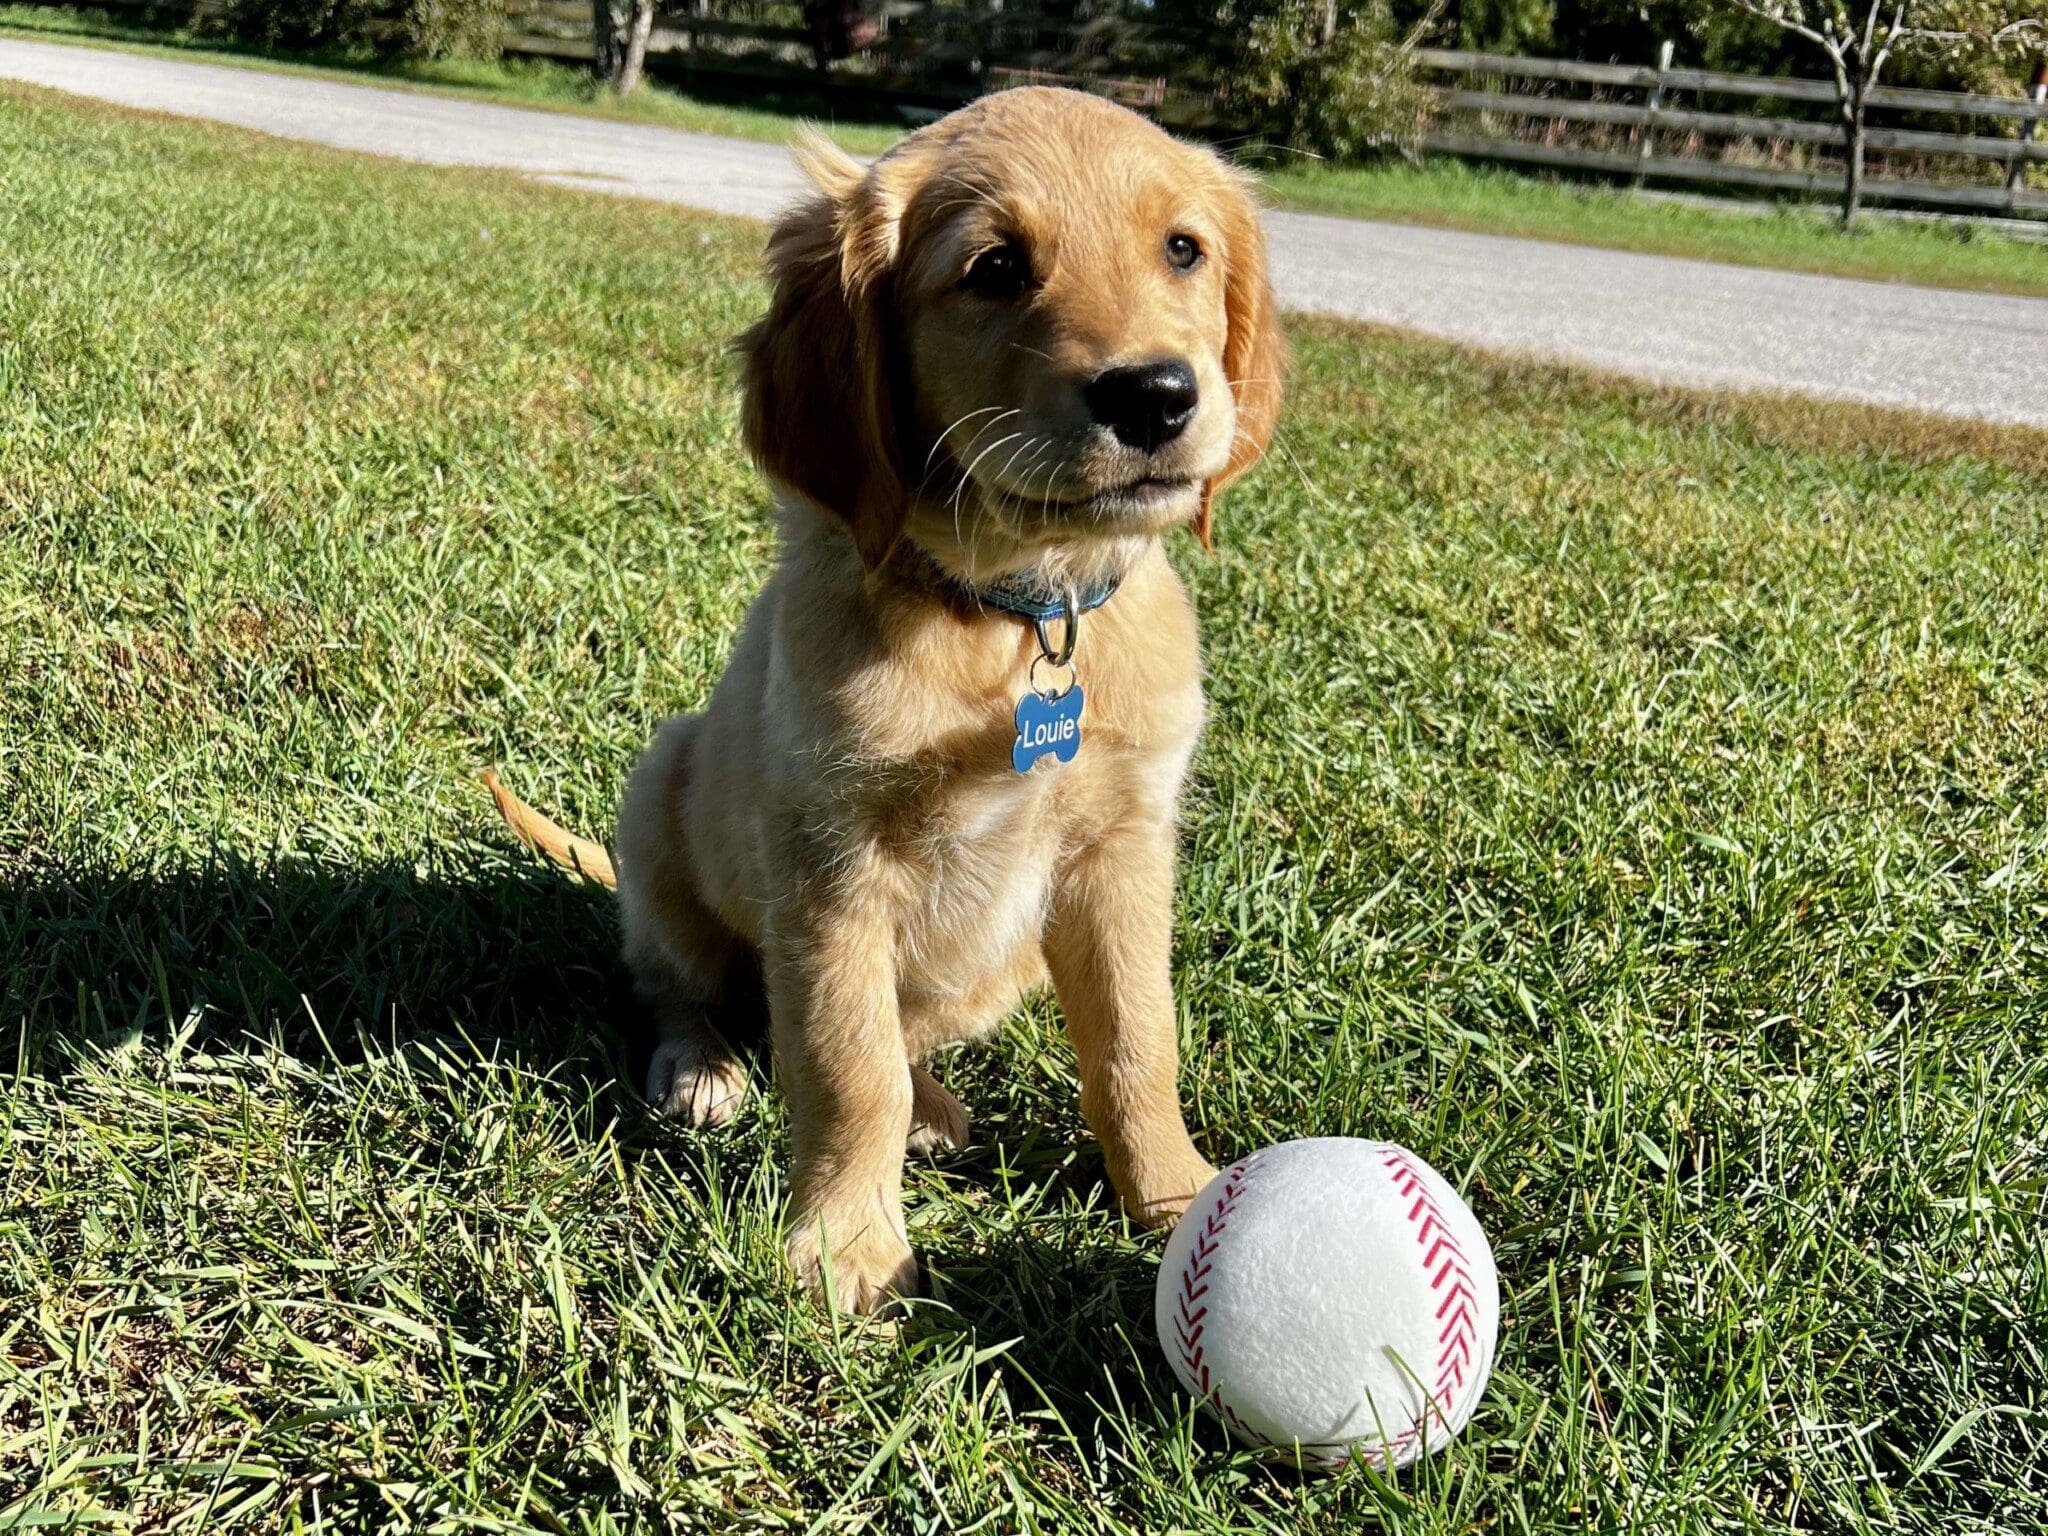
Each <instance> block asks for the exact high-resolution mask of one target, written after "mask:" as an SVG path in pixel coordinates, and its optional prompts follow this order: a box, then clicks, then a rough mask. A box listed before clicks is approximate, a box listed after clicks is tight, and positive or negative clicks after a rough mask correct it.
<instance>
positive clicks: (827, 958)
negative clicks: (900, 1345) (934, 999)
mask: <svg viewBox="0 0 2048 1536" xmlns="http://www.w3.org/2000/svg"><path fill="white" fill-rule="evenodd" d="M878 883H879V881H878V879H877V878H876V877H875V875H874V874H873V873H872V872H869V871H860V872H854V873H852V874H849V875H842V876H841V877H840V878H838V879H835V880H834V882H833V884H834V885H835V886H836V887H839V888H840V889H839V891H838V892H837V894H835V895H834V896H831V897H828V898H826V899H825V901H824V902H823V903H822V904H821V907H822V909H814V910H810V911H799V910H797V908H799V907H800V906H803V905H807V903H805V902H804V901H803V899H802V898H796V899H794V900H792V902H791V903H790V904H789V906H788V907H786V908H785V909H784V910H783V911H781V912H778V913H777V914H776V918H775V921H774V922H773V923H772V924H771V925H770V928H769V931H768V934H767V936H766V942H765V946H764V947H765V951H766V952H765V955H764V959H765V961H766V967H767V982H768V1017H769V1024H770V1027H771V1029H772V1030H773V1033H774V1040H775V1059H776V1066H777V1068H778V1070H779V1071H780V1073H781V1076H782V1080H783V1084H784V1087H785V1088H786V1089H787V1091H788V1095H789V1123H790V1157H791V1173H790V1208H789V1239H788V1247H789V1260H790V1263H791V1265H792V1266H794V1268H795V1269H796V1272H797V1275H798V1277H799V1278H800V1279H801V1280H802V1281H803V1282H804V1284H805V1285H806V1286H808V1287H809V1288H810V1290H811V1291H812V1293H813V1294H815V1295H820V1296H822V1295H824V1294H825V1293H826V1292H827V1289H828V1287H829V1290H830V1294H831V1296H832V1298H833V1300H834V1301H835V1302H836V1303H837V1304H838V1306H839V1307H840V1308H841V1309H842V1310H845V1311H849V1312H871V1311H873V1310H875V1309H876V1308H878V1307H880V1306H882V1305H883V1304H884V1303H885V1302H886V1301H887V1300H888V1299H889V1297H890V1296H891V1295H892V1294H896V1295H909V1294H911V1293H913V1292H914V1291H915V1290H916V1288H917V1261H916V1259H915V1258H913V1257H912V1255H911V1252H910V1241H909V1238H908V1237H907V1236H906V1234H905V1232H904V1226H903V1155H904V1147H905V1143H906V1141H907V1140H908V1138H909V1135H910V1116H911V1099H912V1092H911V1075H910V1057H909V1055H908V1053H907V1052H906V1051H905V1049H904V1045H903V1029H902V1024H901V1020H900V1017H899V1014H898V1011H897V1001H896V965H895V957H894V946H893V933H894V924H893V922H892V921H891V919H890V917H889V914H888V913H887V911H886V910H884V909H883V907H882V905H881V903H880V901H879V900H878V899H877V895H878V893H877V892H875V891H874V890H872V889H862V888H863V887H871V886H873V885H875V884H878Z"/></svg>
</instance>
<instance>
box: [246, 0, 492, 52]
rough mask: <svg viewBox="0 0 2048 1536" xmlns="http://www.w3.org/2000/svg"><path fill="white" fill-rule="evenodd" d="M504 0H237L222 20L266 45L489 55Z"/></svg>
mask: <svg viewBox="0 0 2048 1536" xmlns="http://www.w3.org/2000/svg"><path fill="white" fill-rule="evenodd" d="M505 8H506V0H234V3H233V4H232V6H231V7H230V8H229V10H228V11H227V13H226V15H225V17H224V18H223V25H224V26H225V27H226V29H227V30H228V32H229V33H230V34H231V35H232V36H233V37H234V38H235V40H236V41H237V42H239V43H242V44H244V45H245V46H248V47H251V48H258V49H262V50H264V51H266V52H284V53H330V54H331V53H355V54H365V53H368V54H382V55H392V56H397V57H401V58H411V59H477V60H491V59H496V58H498V57H499V56H500V55H501V54H502V53H503V52H504V40H505V13H506V11H505Z"/></svg>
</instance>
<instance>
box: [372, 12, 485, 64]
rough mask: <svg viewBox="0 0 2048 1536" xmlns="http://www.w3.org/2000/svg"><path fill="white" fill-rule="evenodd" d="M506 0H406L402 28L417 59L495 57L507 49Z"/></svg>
mask: <svg viewBox="0 0 2048 1536" xmlns="http://www.w3.org/2000/svg"><path fill="white" fill-rule="evenodd" d="M505 9H506V0H405V7H404V10H403V13H402V14H401V17H400V23H399V24H400V31H401V35H402V36H403V38H404V40H405V51H406V53H407V54H408V55H410V56H411V57H413V58H417V59H483V60H489V59H495V58H498V57H499V56H500V55H502V54H503V53H504V51H505Z"/></svg>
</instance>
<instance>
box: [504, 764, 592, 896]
mask: <svg viewBox="0 0 2048 1536" xmlns="http://www.w3.org/2000/svg"><path fill="white" fill-rule="evenodd" d="M484 788H485V789H488V790H489V791H490V792H491V799H492V801H493V802H494V803H495V804H496V805H497V807H498V814H499V815H500V816H502V817H504V818H505V825H506V826H508V827H510V828H511V829H512V834H513V836H515V837H517V838H518V839H519V841H521V842H522V843H524V844H526V846H527V847H529V848H531V849H533V850H534V851H535V852H536V853H544V854H546V855H547V856H548V857H549V858H551V859H553V860H554V861H555V862H556V863H557V864H559V865H561V866H562V868H564V869H566V870H569V871H570V872H571V873H574V874H578V875H581V876H582V877H583V878H584V879H586V880H595V881H596V882H597V883H598V884H599V885H601V886H603V887H604V888H605V889H606V890H612V891H615V890H617V889H618V888H619V877H618V875H617V874H615V873H614V872H613V870H612V856H611V855H610V854H608V853H606V852H605V851H604V844H602V843H593V842H592V841H591V840H590V839H589V838H587V837H578V836H577V835H576V834H575V833H574V832H570V831H568V830H566V829H565V828H562V827H558V826H556V825H555V824H554V823H553V822H552V821H549V820H548V819H547V817H545V816H543V815H541V813H540V812H539V811H536V810H535V809H534V808H533V807H532V806H530V805H528V804H527V803H526V802H525V801H524V800H522V799H520V798H519V797H518V796H517V795H515V794H513V793H512V791H511V790H509V789H507V788H506V787H505V786H504V785H503V784H501V783H499V782H498V770H497V769H495V768H486V769H485V770H484Z"/></svg>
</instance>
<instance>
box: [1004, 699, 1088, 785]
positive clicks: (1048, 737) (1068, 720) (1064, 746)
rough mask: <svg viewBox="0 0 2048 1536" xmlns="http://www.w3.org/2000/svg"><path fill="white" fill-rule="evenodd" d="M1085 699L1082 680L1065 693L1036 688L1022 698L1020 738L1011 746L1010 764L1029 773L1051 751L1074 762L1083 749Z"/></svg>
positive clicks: (1018, 722)
mask: <svg viewBox="0 0 2048 1536" xmlns="http://www.w3.org/2000/svg"><path fill="white" fill-rule="evenodd" d="M1083 702H1084V700H1083V698H1082V694H1081V685H1080V684H1079V683H1075V684H1073V685H1071V686H1070V687H1068V688H1067V689H1066V691H1065V692H1063V693H1055V694H1044V693H1040V692H1038V691H1037V690H1036V689H1033V690H1032V691H1031V692H1029V693H1027V694H1025V695H1024V697H1023V698H1021V699H1019V700H1018V701H1017V742H1016V745H1015V746H1013V747H1011V748H1010V766H1011V767H1013V768H1015V769H1016V770H1017V771H1018V772H1019V773H1029V772H1030V771H1031V770H1032V767H1033V766H1034V765H1035V764H1036V763H1037V762H1038V760H1039V759H1040V758H1041V757H1044V756H1045V755H1046V753H1048V752H1050V753H1051V754H1052V755H1053V757H1054V758H1056V759H1057V760H1058V761H1060V762H1063V763H1071V762H1072V761H1073V760H1074V757H1075V754H1077V753H1078V752H1079V751H1080V750H1081V705H1082V703H1083Z"/></svg>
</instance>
